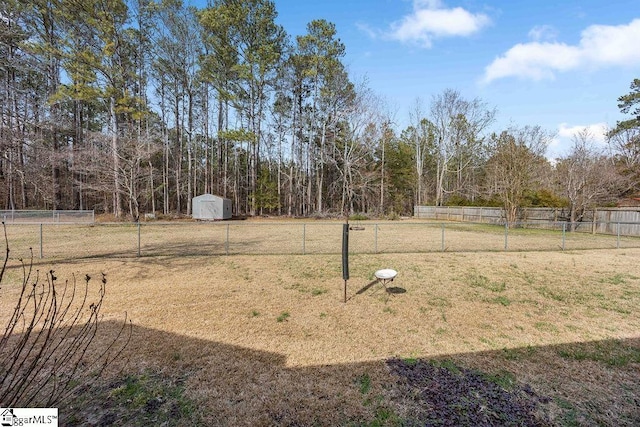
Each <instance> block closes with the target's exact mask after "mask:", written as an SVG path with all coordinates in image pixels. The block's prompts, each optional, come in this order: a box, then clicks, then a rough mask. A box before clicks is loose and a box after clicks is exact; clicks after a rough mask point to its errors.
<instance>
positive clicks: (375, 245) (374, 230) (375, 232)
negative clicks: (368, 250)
mask: <svg viewBox="0 0 640 427" xmlns="http://www.w3.org/2000/svg"><path fill="white" fill-rule="evenodd" d="M373 240H374V248H375V253H378V224H377V223H376V224H374V226H373Z"/></svg>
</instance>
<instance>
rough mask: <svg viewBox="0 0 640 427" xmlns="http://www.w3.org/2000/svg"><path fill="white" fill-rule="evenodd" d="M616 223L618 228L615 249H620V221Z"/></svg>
mask: <svg viewBox="0 0 640 427" xmlns="http://www.w3.org/2000/svg"><path fill="white" fill-rule="evenodd" d="M616 224H617V229H618V237H617V239H616V249H620V223H619V222H618V223H616Z"/></svg>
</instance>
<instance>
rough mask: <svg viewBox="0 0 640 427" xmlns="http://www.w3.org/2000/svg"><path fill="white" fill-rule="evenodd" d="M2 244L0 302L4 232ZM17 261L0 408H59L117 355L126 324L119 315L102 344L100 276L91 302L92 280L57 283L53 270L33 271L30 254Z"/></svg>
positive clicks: (1, 279) (0, 349)
mask: <svg viewBox="0 0 640 427" xmlns="http://www.w3.org/2000/svg"><path fill="white" fill-rule="evenodd" d="M5 244H6V254H5V257H4V263H3V265H2V269H1V270H0V298H2V297H5V296H6V292H2V291H3V288H7V287H8V286H10V285H11V284H7V283H6V280H5V272H6V270H7V262H8V260H9V244H8V239H7V236H6V230H5ZM21 262H22V283H21V289H20V290H19V295H18V297H17V302H16V305H15V308H14V309H13V313H12V315H11V317H10V319H9V321H8V322H7V324H6V327H5V329H4V332H3V334H2V338H0V406H3V407H17V406H19V407H27V406H29V407H52V406H59V405H61V404H64V403H65V402H68V401H69V400H70V399H72V398H73V397H74V396H75V395H76V394H77V393H79V391H80V390H81V388H82V389H83V390H86V389H87V387H88V386H91V384H93V383H94V382H95V381H96V380H97V379H98V378H99V377H100V376H101V375H102V374H103V372H104V371H105V369H106V368H107V367H108V366H109V365H111V364H112V363H113V362H114V361H115V360H116V359H117V358H119V357H120V356H121V355H122V352H123V350H124V348H125V347H126V346H127V344H128V343H129V340H130V338H131V332H132V326H131V322H130V321H129V322H128V321H127V319H126V313H125V319H124V321H123V323H122V326H121V327H120V328H119V330H118V333H117V334H116V336H115V337H112V338H107V339H106V340H105V339H104V338H103V337H102V336H101V334H100V332H101V331H99V323H100V309H101V307H102V303H103V300H104V297H105V293H106V284H107V280H106V276H105V274H104V273H103V274H102V278H101V280H100V283H99V285H98V286H99V288H98V289H97V296H96V300H95V301H93V302H91V301H90V299H91V297H90V291H91V287H93V286H94V282H95V281H92V279H91V277H89V275H86V276H85V278H84V286H82V285H78V284H77V282H76V278H75V276H74V277H73V279H72V280H71V281H70V282H69V281H65V282H64V283H59V282H58V279H57V277H56V276H55V272H54V271H53V270H50V271H49V272H48V273H47V274H46V277H45V278H44V279H42V278H41V277H40V275H39V272H38V271H37V270H36V271H34V270H33V254H32V256H31V260H30V262H29V263H28V265H27V264H26V263H25V262H23V261H22V260H21ZM17 285H20V284H17ZM5 291H6V289H5ZM3 293H4V294H5V295H3ZM127 325H128V327H127ZM99 347H102V348H99Z"/></svg>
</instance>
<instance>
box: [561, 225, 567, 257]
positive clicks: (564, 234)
mask: <svg viewBox="0 0 640 427" xmlns="http://www.w3.org/2000/svg"><path fill="white" fill-rule="evenodd" d="M566 241H567V223H566V222H563V223H562V250H563V251H564V248H565V243H566Z"/></svg>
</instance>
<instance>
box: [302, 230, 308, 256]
mask: <svg viewBox="0 0 640 427" xmlns="http://www.w3.org/2000/svg"><path fill="white" fill-rule="evenodd" d="M306 254H307V224H302V255H306Z"/></svg>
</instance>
